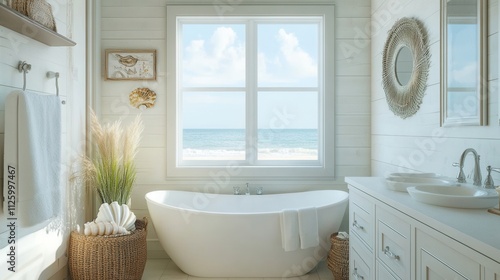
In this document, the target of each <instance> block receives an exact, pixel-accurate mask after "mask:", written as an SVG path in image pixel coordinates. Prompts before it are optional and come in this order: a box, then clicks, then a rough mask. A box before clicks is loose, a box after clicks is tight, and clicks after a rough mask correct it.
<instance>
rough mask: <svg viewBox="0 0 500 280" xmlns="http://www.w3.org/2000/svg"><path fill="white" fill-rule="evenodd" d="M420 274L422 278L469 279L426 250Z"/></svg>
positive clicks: (440, 279)
mask: <svg viewBox="0 0 500 280" xmlns="http://www.w3.org/2000/svg"><path fill="white" fill-rule="evenodd" d="M420 276H421V278H420V279H421V280H445V279H453V280H462V279H463V280H466V279H467V278H465V277H463V276H462V275H460V274H458V273H457V272H456V271H455V270H453V269H451V268H450V267H448V266H447V265H446V264H444V263H442V262H441V261H439V260H438V259H436V258H435V257H433V256H431V255H430V254H429V253H427V252H425V251H423V252H422V255H421V263H420Z"/></svg>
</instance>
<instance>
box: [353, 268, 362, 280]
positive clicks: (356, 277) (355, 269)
mask: <svg viewBox="0 0 500 280" xmlns="http://www.w3.org/2000/svg"><path fill="white" fill-rule="evenodd" d="M352 276H354V279H356V280H359V279H361V280H363V279H365V277H363V276H361V275H359V274H358V269H357V268H354V272H353V273H352Z"/></svg>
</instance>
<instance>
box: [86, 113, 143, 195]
mask: <svg viewBox="0 0 500 280" xmlns="http://www.w3.org/2000/svg"><path fill="white" fill-rule="evenodd" d="M90 118H91V124H90V128H91V129H90V130H91V131H90V132H91V145H92V153H91V155H90V156H86V157H84V160H83V172H84V178H85V180H86V182H87V183H88V184H89V185H90V186H91V187H93V188H95V190H96V191H97V194H98V195H99V197H100V199H101V201H102V203H111V202H113V201H118V204H126V203H127V202H128V200H129V198H130V195H131V192H132V187H133V185H134V182H135V178H136V166H135V163H134V158H135V156H136V154H137V149H138V146H139V142H140V139H141V134H142V131H143V124H142V120H141V117H140V116H137V117H136V118H135V120H134V121H133V122H132V123H131V124H130V125H129V126H128V127H126V128H124V127H122V122H121V121H120V120H118V121H115V122H113V123H109V124H104V125H103V124H101V123H100V122H99V120H98V118H97V116H96V115H95V113H94V112H91V115H90Z"/></svg>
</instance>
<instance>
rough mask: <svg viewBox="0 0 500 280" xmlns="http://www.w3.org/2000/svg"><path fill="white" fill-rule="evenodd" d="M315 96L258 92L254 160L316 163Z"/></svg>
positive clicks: (316, 120) (295, 93) (317, 144)
mask: <svg viewBox="0 0 500 280" xmlns="http://www.w3.org/2000/svg"><path fill="white" fill-rule="evenodd" d="M318 108H319V107H318V93H317V92H259V95H258V131H259V135H258V144H257V145H258V159H259V160H268V159H272V160H318V149H319V134H318V133H319V131H318V123H319V121H318V116H319V112H318Z"/></svg>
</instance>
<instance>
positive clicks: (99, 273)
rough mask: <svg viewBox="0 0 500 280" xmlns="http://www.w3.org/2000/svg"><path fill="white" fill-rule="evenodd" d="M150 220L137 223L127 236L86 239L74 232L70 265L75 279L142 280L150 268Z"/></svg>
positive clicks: (70, 244)
mask: <svg viewBox="0 0 500 280" xmlns="http://www.w3.org/2000/svg"><path fill="white" fill-rule="evenodd" d="M147 225H148V220H147V218H143V220H139V219H138V220H136V222H135V227H136V230H134V231H132V232H131V233H130V234H127V235H114V236H112V235H111V236H86V235H83V234H81V233H78V232H76V231H73V232H71V236H70V241H69V249H68V255H69V256H68V264H69V271H70V275H71V279H73V280H80V279H85V280H97V279H120V280H140V279H141V278H142V274H143V272H144V267H145V266H146V257H147V249H146V234H147Z"/></svg>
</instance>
